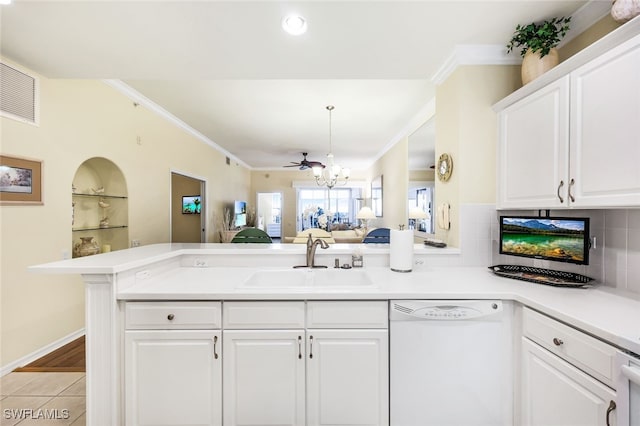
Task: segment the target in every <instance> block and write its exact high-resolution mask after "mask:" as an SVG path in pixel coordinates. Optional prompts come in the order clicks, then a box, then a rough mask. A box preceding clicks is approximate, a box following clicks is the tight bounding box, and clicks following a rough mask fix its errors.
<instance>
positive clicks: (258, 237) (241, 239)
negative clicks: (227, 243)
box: [231, 228, 273, 244]
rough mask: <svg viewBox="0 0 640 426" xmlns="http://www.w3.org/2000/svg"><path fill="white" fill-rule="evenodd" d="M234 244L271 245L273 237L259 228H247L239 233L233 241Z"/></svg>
mask: <svg viewBox="0 0 640 426" xmlns="http://www.w3.org/2000/svg"><path fill="white" fill-rule="evenodd" d="M231 242H232V243H267V244H270V243H272V242H273V241H272V240H271V237H270V236H269V235H268V234H267V233H266V232H264V231H263V230H262V229H258V228H245V229H243V230H242V231H240V232H238V233H237V234H236V235H235V237H233V239H232V240H231Z"/></svg>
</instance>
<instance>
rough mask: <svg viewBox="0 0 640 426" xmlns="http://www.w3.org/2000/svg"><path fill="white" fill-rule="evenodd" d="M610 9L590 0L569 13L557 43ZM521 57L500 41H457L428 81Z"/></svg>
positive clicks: (441, 80) (606, 0) (604, 2)
mask: <svg viewBox="0 0 640 426" xmlns="http://www.w3.org/2000/svg"><path fill="white" fill-rule="evenodd" d="M610 12H611V1H610V0H591V1H590V2H588V3H587V4H585V5H584V6H582V7H581V8H580V9H578V10H577V11H575V13H574V14H573V15H571V29H570V30H569V32H568V33H567V35H566V37H565V38H564V39H563V40H562V42H561V43H560V44H559V45H558V46H559V47H562V46H563V45H565V44H566V43H568V42H569V41H571V40H572V39H574V38H575V37H577V36H578V35H580V34H582V33H583V32H584V31H585V30H587V29H588V28H589V27H591V26H592V25H593V24H595V23H596V22H598V21H599V20H600V19H602V18H604V17H605V16H606V15H607V14H609V13H610ZM520 63H522V58H521V57H520V55H518V54H514V53H511V54H507V50H506V48H505V45H501V44H460V45H457V46H455V47H454V48H453V52H451V54H450V55H449V56H448V57H447V59H446V60H445V61H444V63H443V64H442V66H440V68H439V69H438V71H436V72H435V74H433V76H432V77H431V82H432V83H434V84H436V85H439V84H442V83H444V82H445V81H446V80H447V78H449V76H450V75H451V74H453V72H454V71H455V70H456V69H457V68H458V67H459V66H461V65H518V64H520Z"/></svg>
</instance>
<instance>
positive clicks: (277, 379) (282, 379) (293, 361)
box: [223, 329, 305, 426]
mask: <svg viewBox="0 0 640 426" xmlns="http://www.w3.org/2000/svg"><path fill="white" fill-rule="evenodd" d="M304 346H305V345H304V330H302V329H301V330H225V331H224V332H223V348H224V349H223V359H224V364H223V365H224V367H223V377H224V386H223V388H224V424H225V426H236V425H242V426H251V425H255V426H258V425H263V426H267V425H280V426H289V425H290V426H293V425H304V422H305V420H304V419H305V410H304V409H305V402H304V398H305V389H304V388H305V377H304V372H305V365H304V364H305V356H304Z"/></svg>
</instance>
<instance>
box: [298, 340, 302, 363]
mask: <svg viewBox="0 0 640 426" xmlns="http://www.w3.org/2000/svg"><path fill="white" fill-rule="evenodd" d="M298 359H302V336H298Z"/></svg>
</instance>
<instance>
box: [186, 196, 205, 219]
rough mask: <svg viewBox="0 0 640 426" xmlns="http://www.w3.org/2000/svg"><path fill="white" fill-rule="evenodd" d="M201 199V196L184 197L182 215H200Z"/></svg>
mask: <svg viewBox="0 0 640 426" xmlns="http://www.w3.org/2000/svg"><path fill="white" fill-rule="evenodd" d="M200 203H201V199H200V196H199V195H185V196H183V197H182V214H200V209H201V206H200Z"/></svg>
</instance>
